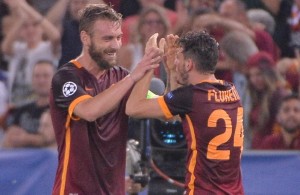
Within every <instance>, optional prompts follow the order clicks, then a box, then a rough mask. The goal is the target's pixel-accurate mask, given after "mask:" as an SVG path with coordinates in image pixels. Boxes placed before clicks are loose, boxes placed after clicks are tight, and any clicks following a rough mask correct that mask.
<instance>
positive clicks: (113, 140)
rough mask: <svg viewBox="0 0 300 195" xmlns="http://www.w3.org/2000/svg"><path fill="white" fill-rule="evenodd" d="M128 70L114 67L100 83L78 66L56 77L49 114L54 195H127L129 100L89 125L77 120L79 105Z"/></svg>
mask: <svg viewBox="0 0 300 195" xmlns="http://www.w3.org/2000/svg"><path fill="white" fill-rule="evenodd" d="M127 74H128V71H126V70H125V69H122V68H120V67H113V68H111V69H109V70H107V71H106V73H105V74H103V75H102V76H101V77H100V78H99V79H96V78H95V77H94V76H93V75H91V74H90V73H89V72H88V71H86V69H84V68H83V67H82V66H81V65H80V64H79V63H78V62H77V61H72V63H69V64H66V65H64V66H63V67H62V68H60V69H59V70H58V72H57V73H56V74H55V76H54V77H53V81H52V89H51V96H50V109H51V116H52V120H53V125H54V130H55V135H56V140H57V144H58V154H59V156H58V160H59V161H58V168H57V173H56V178H55V184H54V188H53V194H78V195H80V194H89V195H94V194H95V195H96V194H97V195H99V194H116V195H123V194H125V186H124V185H125V184H124V176H125V159H126V140H127V126H128V123H127V121H128V117H127V116H126V115H125V104H126V100H127V98H128V95H127V96H126V97H125V98H124V99H123V100H122V101H121V102H120V104H119V105H118V106H117V108H115V109H114V110H112V111H111V112H110V113H108V114H106V115H105V116H103V117H101V118H99V119H97V120H96V121H93V122H88V121H85V120H83V119H80V118H78V117H76V116H74V114H73V111H74V108H75V106H76V105H77V104H78V103H79V102H81V101H83V100H85V99H87V98H91V97H93V96H95V95H97V94H98V93H101V92H102V91H104V90H105V89H107V88H109V87H110V86H111V85H113V84H114V83H116V82H118V81H120V80H121V79H122V78H124V77H125V76H126V75H127Z"/></svg>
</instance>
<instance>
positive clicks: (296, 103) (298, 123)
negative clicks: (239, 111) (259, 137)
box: [261, 95, 300, 150]
mask: <svg viewBox="0 0 300 195" xmlns="http://www.w3.org/2000/svg"><path fill="white" fill-rule="evenodd" d="M277 122H278V123H279V124H280V127H281V131H280V132H279V133H277V134H272V135H269V136H268V137H266V138H265V140H264V141H263V143H262V144H261V149H273V150H300V99H299V97H298V96H297V95H289V96H286V97H284V98H283V99H282V101H281V103H280V106H279V111H278V114H277Z"/></svg>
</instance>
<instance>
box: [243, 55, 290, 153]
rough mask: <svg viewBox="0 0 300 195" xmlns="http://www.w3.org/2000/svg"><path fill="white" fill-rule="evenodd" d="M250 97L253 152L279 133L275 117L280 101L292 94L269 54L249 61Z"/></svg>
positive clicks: (254, 56) (253, 57)
mask: <svg viewBox="0 0 300 195" xmlns="http://www.w3.org/2000/svg"><path fill="white" fill-rule="evenodd" d="M247 75H248V90H249V95H250V109H249V129H250V131H251V132H252V136H253V137H252V145H251V148H252V149H259V148H260V147H261V146H260V145H261V144H262V142H263V140H264V138H265V137H266V136H268V135H270V134H272V133H276V132H277V131H278V128H277V127H278V126H277V125H276V114H277V112H278V106H279V103H280V101H281V99H282V98H283V97H284V96H286V95H287V94H289V93H290V90H288V89H286V82H285V80H284V79H282V78H281V77H280V76H279V74H278V73H277V72H276V71H275V62H274V60H273V59H272V57H271V56H270V55H269V54H268V53H266V52H258V53H256V54H254V55H252V56H251V57H250V58H249V59H248V62H247Z"/></svg>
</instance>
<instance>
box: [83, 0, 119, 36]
mask: <svg viewBox="0 0 300 195" xmlns="http://www.w3.org/2000/svg"><path fill="white" fill-rule="evenodd" d="M99 19H102V20H109V21H113V22H116V24H118V25H121V22H122V14H120V13H117V12H116V11H115V10H114V9H113V8H112V6H111V5H106V4H89V5H87V6H86V7H85V8H84V9H83V10H82V11H81V14H80V19H79V32H81V31H86V32H88V33H92V30H93V25H94V23H95V21H97V20H99Z"/></svg>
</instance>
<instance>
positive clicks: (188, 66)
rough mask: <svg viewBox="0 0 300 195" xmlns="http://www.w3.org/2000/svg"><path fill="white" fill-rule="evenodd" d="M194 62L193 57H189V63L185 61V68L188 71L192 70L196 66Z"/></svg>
mask: <svg viewBox="0 0 300 195" xmlns="http://www.w3.org/2000/svg"><path fill="white" fill-rule="evenodd" d="M194 65H195V64H194V62H193V60H192V59H188V60H187V63H185V70H186V71H187V72H188V71H191V70H192V68H193V67H194Z"/></svg>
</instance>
